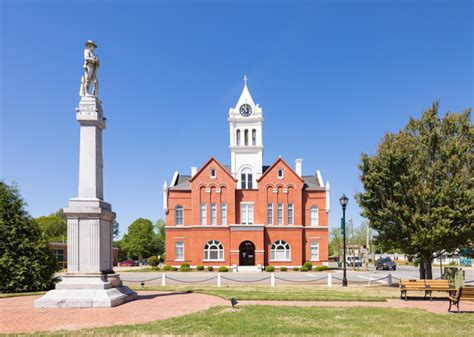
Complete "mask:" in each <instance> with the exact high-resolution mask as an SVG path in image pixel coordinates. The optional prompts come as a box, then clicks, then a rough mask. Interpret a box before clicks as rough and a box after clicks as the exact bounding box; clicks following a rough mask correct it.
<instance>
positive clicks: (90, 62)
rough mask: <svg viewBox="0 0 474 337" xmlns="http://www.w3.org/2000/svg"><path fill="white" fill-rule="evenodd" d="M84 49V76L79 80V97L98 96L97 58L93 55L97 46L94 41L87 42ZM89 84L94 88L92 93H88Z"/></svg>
mask: <svg viewBox="0 0 474 337" xmlns="http://www.w3.org/2000/svg"><path fill="white" fill-rule="evenodd" d="M85 45H86V47H87V48H86V49H84V64H83V66H82V68H84V76H82V79H81V90H80V92H79V95H80V96H81V97H83V96H94V97H97V96H98V95H99V80H98V79H97V72H98V71H99V65H100V61H99V57H98V56H97V55H95V54H94V50H95V49H96V48H97V45H96V44H95V43H94V41H91V40H88V41H87V42H86V43H85ZM91 84H92V85H93V86H94V88H93V89H92V93H89V91H90V87H91Z"/></svg>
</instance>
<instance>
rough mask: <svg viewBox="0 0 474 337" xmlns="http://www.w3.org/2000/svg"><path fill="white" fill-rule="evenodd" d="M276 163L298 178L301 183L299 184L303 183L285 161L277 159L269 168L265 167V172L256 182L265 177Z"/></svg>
mask: <svg viewBox="0 0 474 337" xmlns="http://www.w3.org/2000/svg"><path fill="white" fill-rule="evenodd" d="M278 163H283V164H284V165H285V166H286V167H287V168H288V169H289V170H290V171H291V172H293V173H294V175H295V176H296V177H298V179H299V180H300V181H301V182H304V181H303V179H301V177H300V176H299V175H298V174H297V173H296V172H295V171H294V170H293V169H292V168H291V166H290V165H288V163H287V162H286V161H284V160H283V158H281V157H279V158H278V159H277V160H276V161H275V162H274V163H273V164H272V165H271V166H270V167H267V169H266V170H265V172H264V173H263V174H262V176H261V177H260V178H258V179H257V182H259V181H260V180H262V179H263V177H265V176H266V175H267V173H268V172H270V171H271V170H272V169H273V168H274V167H275V166H277V165H278Z"/></svg>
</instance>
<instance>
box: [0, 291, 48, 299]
mask: <svg viewBox="0 0 474 337" xmlns="http://www.w3.org/2000/svg"><path fill="white" fill-rule="evenodd" d="M44 294H46V291H36V292H29V293H0V298H8V297H18V296H34V295H44Z"/></svg>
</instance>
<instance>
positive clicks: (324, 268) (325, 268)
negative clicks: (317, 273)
mask: <svg viewBox="0 0 474 337" xmlns="http://www.w3.org/2000/svg"><path fill="white" fill-rule="evenodd" d="M321 268H323V270H329V267H328V266H322V267H321Z"/></svg>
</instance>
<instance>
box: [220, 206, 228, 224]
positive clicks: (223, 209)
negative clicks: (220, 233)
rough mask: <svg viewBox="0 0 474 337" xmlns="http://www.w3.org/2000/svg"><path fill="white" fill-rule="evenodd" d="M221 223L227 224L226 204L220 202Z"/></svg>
mask: <svg viewBox="0 0 474 337" xmlns="http://www.w3.org/2000/svg"><path fill="white" fill-rule="evenodd" d="M221 225H227V204H226V203H225V202H223V203H222V204H221Z"/></svg>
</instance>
